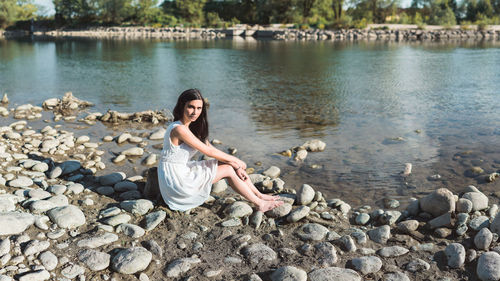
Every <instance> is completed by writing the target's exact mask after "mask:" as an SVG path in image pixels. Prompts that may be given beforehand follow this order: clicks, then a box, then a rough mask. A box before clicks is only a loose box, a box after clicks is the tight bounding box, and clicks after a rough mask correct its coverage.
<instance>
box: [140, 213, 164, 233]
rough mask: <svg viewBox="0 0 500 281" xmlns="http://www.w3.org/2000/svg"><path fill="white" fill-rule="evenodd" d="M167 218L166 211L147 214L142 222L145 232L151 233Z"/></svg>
mask: <svg viewBox="0 0 500 281" xmlns="http://www.w3.org/2000/svg"><path fill="white" fill-rule="evenodd" d="M166 217H167V213H166V212H165V211H156V212H152V213H149V214H147V215H146V216H145V217H144V219H143V220H142V222H141V225H142V226H143V228H144V230H146V231H151V230H153V229H155V228H156V227H157V226H158V225H159V224H160V223H161V222H162V221H164V220H165V218H166Z"/></svg>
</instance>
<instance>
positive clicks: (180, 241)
mask: <svg viewBox="0 0 500 281" xmlns="http://www.w3.org/2000/svg"><path fill="white" fill-rule="evenodd" d="M91 106H92V105H91V104H90V103H88V102H85V101H82V100H78V99H75V98H74V97H72V96H69V95H67V96H66V97H65V98H62V99H57V98H54V99H48V100H46V101H45V102H43V104H41V106H33V105H20V106H15V107H9V106H8V104H4V105H3V106H2V107H0V114H1V115H2V116H3V117H0V118H1V120H3V121H2V124H4V125H3V126H2V127H0V132H1V136H2V137H1V138H0V157H1V158H2V160H3V161H2V163H1V164H0V165H1V166H2V168H3V169H2V171H1V172H0V173H1V176H0V225H2V228H1V229H0V264H1V266H0V280H2V281H6V280H12V278H15V279H16V280H21V281H23V280H48V279H50V278H52V279H58V278H69V279H74V278H77V280H110V279H111V280H137V279H139V280H142V281H145V280H165V279H171V280H186V279H194V280H201V279H203V280H204V279H215V280H288V279H285V278H286V277H287V276H292V278H294V280H304V281H305V280H311V281H318V280H362V278H363V279H374V280H379V279H383V280H458V279H463V278H465V279H468V280H478V279H479V280H498V279H499V278H500V275H499V273H500V272H499V269H498V267H496V266H494V265H495V264H498V263H500V255H499V254H498V252H500V247H499V245H498V241H497V240H498V233H499V232H500V216H497V211H498V206H497V205H496V204H494V203H493V202H495V200H497V198H493V197H492V196H491V194H489V193H486V192H483V190H486V186H487V185H488V184H489V185H491V184H496V183H498V174H497V173H494V172H493V173H490V172H487V171H485V170H483V169H482V168H480V167H474V168H472V169H470V171H468V172H467V175H468V176H473V177H474V178H475V179H477V182H478V183H480V185H478V186H480V188H481V190H479V189H478V188H476V187H474V186H462V187H455V188H456V189H459V190H460V191H459V192H455V194H454V193H452V192H451V191H449V190H448V189H446V188H440V189H437V186H439V185H438V183H439V178H438V177H437V176H435V178H433V179H432V181H430V182H434V183H435V186H436V188H435V189H437V190H435V191H434V192H432V193H430V194H421V196H418V198H412V199H410V200H409V202H410V203H409V204H408V206H402V204H400V202H399V201H398V200H394V199H391V198H386V200H384V203H383V208H380V209H378V208H376V207H375V206H370V205H365V206H351V205H350V204H348V203H347V202H345V201H344V200H343V199H342V198H333V197H332V198H328V197H326V196H324V195H323V193H322V192H319V191H318V189H319V188H318V187H316V186H311V185H309V184H308V182H303V184H302V185H301V186H300V188H297V189H295V190H294V189H292V188H288V184H287V182H285V181H283V180H281V178H283V170H282V169H280V168H279V167H260V166H254V167H252V169H251V170H249V172H253V174H252V175H251V179H252V181H253V182H254V183H255V184H256V186H258V188H260V189H262V190H263V191H265V192H268V193H275V194H279V195H280V197H281V198H282V199H283V200H284V201H285V202H286V204H284V205H283V206H282V207H280V208H277V209H276V210H274V211H271V212H266V213H265V214H263V213H261V212H257V211H255V210H254V209H252V205H251V204H250V203H249V202H246V201H245V200H244V199H243V198H241V197H240V196H238V195H235V194H234V193H232V192H228V189H227V185H226V184H225V183H224V182H219V183H217V184H215V185H214V186H213V189H212V196H211V197H210V198H209V199H208V200H207V202H206V203H205V204H204V205H203V206H201V207H198V208H195V209H193V210H192V211H190V212H188V213H177V212H172V211H170V210H169V209H168V208H166V207H165V206H164V204H163V203H162V202H161V200H157V199H158V198H157V196H155V194H156V195H157V192H154V190H155V188H154V187H155V183H154V180H152V179H154V178H155V176H154V173H151V174H143V173H142V170H146V169H148V167H152V166H154V165H155V164H156V163H157V158H156V157H155V156H153V155H155V154H157V153H158V152H159V151H160V149H161V144H162V139H163V136H164V133H165V130H164V129H163V127H164V126H163V125H164V122H165V121H166V120H162V116H168V114H166V115H163V114H161V113H155V114H152V112H150V111H145V112H146V113H145V112H141V113H137V114H124V113H117V112H112V111H110V112H108V113H98V112H91V111H89V109H90V108H91ZM148 116H154V117H155V118H156V120H157V121H158V122H156V121H155V119H154V118H147V117H148ZM12 117H14V118H15V119H17V120H15V121H14V120H11V119H9V118H12ZM7 120H9V121H8V122H7ZM160 121H161V122H160ZM167 122H168V121H167ZM99 124H104V125H105V126H106V127H107V128H109V129H108V130H109V131H108V133H109V134H107V135H101V134H93V133H92V131H95V130H94V129H93V128H94V127H96V126H99ZM82 132H90V133H88V134H83V133H82ZM312 144H316V146H313V145H312ZM214 145H216V146H219V147H220V148H221V149H227V147H226V146H223V145H222V144H221V143H220V141H214ZM326 145H328V144H326ZM322 148H323V149H324V146H323V144H322V143H321V142H318V141H316V142H313V143H309V144H305V145H304V146H303V147H302V148H300V147H297V148H295V149H291V150H290V151H284V154H287V155H288V154H290V155H292V156H293V158H296V159H297V160H298V161H301V160H303V158H304V157H308V156H307V154H308V153H324V152H321V150H322ZM468 155H471V153H464V154H462V155H460V157H461V158H462V159H464V160H465V159H467V157H468ZM479 164H481V163H479V162H478V163H477V165H479ZM127 165H128V166H131V167H132V169H126V168H125V167H126V166H127ZM252 170H253V171H252ZM409 170H411V169H409ZM150 171H151V170H150ZM407 173H409V174H410V175H411V171H407ZM406 176H407V177H408V175H406ZM454 176H456V177H461V176H463V175H461V174H456V175H454ZM415 184H419V183H415ZM483 188H484V189H483ZM151 195H153V196H151ZM214 242H215V243H214ZM288 278H290V277H288Z"/></svg>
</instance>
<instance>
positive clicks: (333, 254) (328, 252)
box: [314, 242, 338, 267]
mask: <svg viewBox="0 0 500 281" xmlns="http://www.w3.org/2000/svg"><path fill="white" fill-rule="evenodd" d="M314 248H315V250H316V256H318V262H319V263H320V264H321V266H322V267H325V266H331V265H333V264H335V263H337V260H338V258H337V250H336V249H335V247H334V246H333V245H332V244H331V243H329V242H321V243H318V244H316V245H315V246H314Z"/></svg>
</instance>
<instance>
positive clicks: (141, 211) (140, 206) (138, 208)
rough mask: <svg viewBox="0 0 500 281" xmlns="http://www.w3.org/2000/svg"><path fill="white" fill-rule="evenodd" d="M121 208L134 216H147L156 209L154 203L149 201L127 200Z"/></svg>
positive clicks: (122, 203) (121, 204)
mask: <svg viewBox="0 0 500 281" xmlns="http://www.w3.org/2000/svg"><path fill="white" fill-rule="evenodd" d="M120 208H122V209H124V210H125V211H127V212H129V213H132V214H134V215H139V216H142V215H145V214H147V213H148V212H149V211H150V210H152V209H153V208H154V205H153V202H151V201H149V200H147V199H138V200H127V201H122V202H121V203H120Z"/></svg>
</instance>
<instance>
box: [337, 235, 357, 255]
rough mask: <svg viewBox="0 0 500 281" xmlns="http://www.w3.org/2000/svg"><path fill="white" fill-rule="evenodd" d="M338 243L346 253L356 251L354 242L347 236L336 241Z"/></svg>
mask: <svg viewBox="0 0 500 281" xmlns="http://www.w3.org/2000/svg"><path fill="white" fill-rule="evenodd" d="M338 242H339V244H340V245H342V248H343V249H344V250H345V251H346V252H356V250H357V247H356V243H354V240H353V239H352V237H351V236H349V235H344V236H342V237H341V238H340V239H339V240H338Z"/></svg>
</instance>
